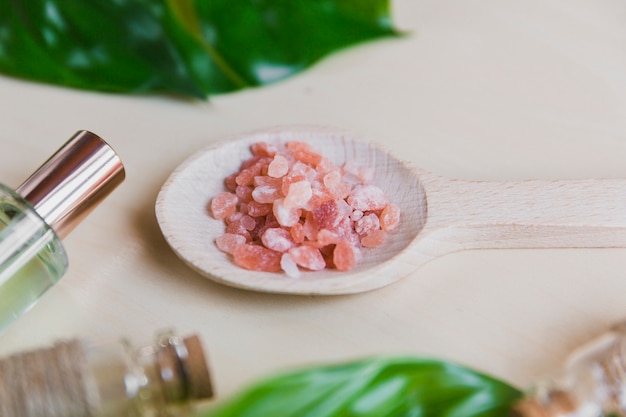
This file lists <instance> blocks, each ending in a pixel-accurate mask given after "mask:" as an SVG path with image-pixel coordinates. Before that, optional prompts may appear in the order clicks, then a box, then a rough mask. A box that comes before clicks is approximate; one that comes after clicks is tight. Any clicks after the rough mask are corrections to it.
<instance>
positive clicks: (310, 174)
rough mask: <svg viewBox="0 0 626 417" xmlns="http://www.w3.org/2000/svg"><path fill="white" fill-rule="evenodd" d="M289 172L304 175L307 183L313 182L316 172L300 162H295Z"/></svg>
mask: <svg viewBox="0 0 626 417" xmlns="http://www.w3.org/2000/svg"><path fill="white" fill-rule="evenodd" d="M291 172H292V173H293V174H294V175H304V176H305V177H306V179H307V180H309V181H313V180H315V178H316V177H317V171H316V170H315V169H313V168H311V166H310V165H307V164H305V163H302V162H300V161H297V162H296V163H295V164H293V167H292V168H291Z"/></svg>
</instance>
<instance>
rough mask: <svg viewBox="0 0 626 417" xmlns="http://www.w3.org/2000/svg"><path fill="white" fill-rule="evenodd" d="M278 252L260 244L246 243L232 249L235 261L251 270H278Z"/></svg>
mask: <svg viewBox="0 0 626 417" xmlns="http://www.w3.org/2000/svg"><path fill="white" fill-rule="evenodd" d="M280 256H281V255H280V253H278V252H275V251H273V250H270V249H267V248H264V247H263V246H260V245H254V244H250V243H246V244H244V245H240V246H237V247H236V248H235V250H234V251H233V258H234V259H235V263H236V264H237V265H239V266H240V267H242V268H245V269H249V270H252V271H266V272H278V271H280V269H281V268H280Z"/></svg>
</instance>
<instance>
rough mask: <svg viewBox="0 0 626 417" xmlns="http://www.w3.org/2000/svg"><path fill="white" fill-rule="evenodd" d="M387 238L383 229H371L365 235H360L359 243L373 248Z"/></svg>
mask: <svg viewBox="0 0 626 417" xmlns="http://www.w3.org/2000/svg"><path fill="white" fill-rule="evenodd" d="M385 239H387V232H385V231H384V230H380V229H379V230H372V231H371V232H369V233H368V234H367V235H365V236H362V237H361V244H362V245H363V246H365V247H366V248H373V247H375V246H378V245H380V244H382V243H383V242H384V241H385Z"/></svg>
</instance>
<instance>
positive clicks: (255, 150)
mask: <svg viewBox="0 0 626 417" xmlns="http://www.w3.org/2000/svg"><path fill="white" fill-rule="evenodd" d="M250 152H252V155H255V156H274V155H276V152H278V147H277V146H276V145H273V144H269V143H267V142H256V143H253V144H252V145H250Z"/></svg>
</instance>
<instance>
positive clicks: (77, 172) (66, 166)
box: [0, 131, 124, 334]
mask: <svg viewBox="0 0 626 417" xmlns="http://www.w3.org/2000/svg"><path fill="white" fill-rule="evenodd" d="M123 179H124V167H123V165H122V163H121V161H120V159H119V157H118V156H117V154H116V153H115V151H113V149H111V147H109V145H108V144H107V143H106V142H105V141H104V140H102V139H101V138H100V137H98V136H97V135H95V134H93V133H91V132H87V131H79V132H77V133H76V134H75V135H74V136H72V137H71V138H70V139H69V140H68V141H67V142H66V143H65V144H64V145H63V146H62V147H61V148H60V149H59V150H58V151H57V152H56V153H55V154H54V155H53V156H52V157H50V159H48V160H47V161H46V162H45V163H44V164H43V165H42V166H41V167H40V168H39V169H38V170H37V171H36V172H35V173H34V174H33V175H31V176H30V177H29V178H28V179H27V180H26V181H25V182H24V183H23V184H22V185H20V186H19V187H18V188H17V189H15V190H12V189H11V188H9V187H7V186H4V185H1V184H0V334H1V333H3V332H4V331H5V330H6V328H7V326H8V325H9V324H11V323H12V322H13V321H14V320H15V319H17V318H18V317H19V316H20V315H22V314H23V313H25V312H26V311H27V310H28V309H30V308H31V307H32V306H33V305H34V304H35V302H36V301H37V300H38V299H39V298H40V297H41V296H42V295H43V294H44V293H45V292H46V290H48V289H49V288H50V287H51V286H52V285H54V284H55V283H56V282H57V281H58V280H59V279H60V278H61V277H62V276H63V274H64V273H65V271H66V269H67V255H66V253H65V250H64V249H63V245H62V243H61V239H62V238H64V237H65V236H66V235H67V234H68V233H69V232H70V231H71V230H73V228H74V227H75V226H76V225H77V224H78V223H79V222H80V221H81V220H82V219H83V218H84V217H85V216H86V215H87V214H88V213H89V212H91V210H92V209H94V208H95V207H96V206H97V205H98V203H99V202H100V201H102V200H103V199H104V198H105V197H106V196H107V195H108V194H109V193H110V192H111V191H112V190H113V189H114V188H115V187H116V186H117V185H118V184H119V183H121V182H122V180H123Z"/></svg>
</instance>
